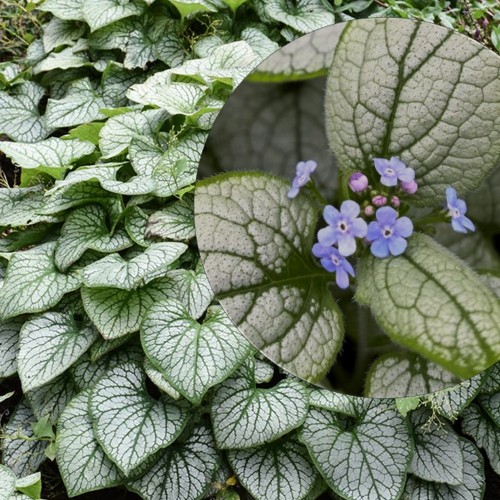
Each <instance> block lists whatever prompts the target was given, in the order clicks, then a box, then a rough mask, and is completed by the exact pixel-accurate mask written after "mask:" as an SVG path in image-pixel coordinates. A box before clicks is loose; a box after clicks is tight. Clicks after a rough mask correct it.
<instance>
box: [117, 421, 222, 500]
mask: <svg viewBox="0 0 500 500" xmlns="http://www.w3.org/2000/svg"><path fill="white" fill-rule="evenodd" d="M218 465H219V456H218V454H217V450H216V448H215V443H214V439H213V437H212V434H211V432H210V429H208V428H207V427H205V426H198V427H195V428H194V429H193V431H192V432H191V435H190V436H189V437H188V438H187V439H186V440H182V441H181V440H179V441H177V442H176V443H174V444H173V445H171V446H169V447H168V448H167V449H166V450H165V451H164V452H163V454H162V455H161V456H160V457H159V458H158V460H157V461H156V463H155V464H154V465H153V466H152V467H151V468H150V469H149V470H148V471H147V472H146V474H144V476H142V477H141V478H140V479H137V480H135V481H132V482H130V483H128V485H127V487H128V488H129V489H131V490H132V491H135V492H136V493H138V494H139V495H141V497H142V498H144V499H145V500H157V499H159V498H172V499H173V498H175V499H176V500H199V499H201V498H204V495H205V492H206V491H207V490H208V489H209V487H210V482H211V480H212V477H213V476H214V474H215V471H216V469H217V467H218Z"/></svg>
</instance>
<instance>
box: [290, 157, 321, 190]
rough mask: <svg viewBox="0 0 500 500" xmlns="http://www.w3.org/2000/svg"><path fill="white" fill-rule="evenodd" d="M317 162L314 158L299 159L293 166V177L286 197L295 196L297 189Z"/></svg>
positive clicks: (304, 181) (307, 179)
mask: <svg viewBox="0 0 500 500" xmlns="http://www.w3.org/2000/svg"><path fill="white" fill-rule="evenodd" d="M317 166H318V164H317V163H316V162H315V161H314V160H308V161H299V163H297V166H296V167H295V172H296V174H295V178H294V179H293V181H292V187H291V188H290V190H289V191H288V194H287V196H288V198H295V197H296V196H297V195H298V194H299V190H300V188H301V187H302V186H305V185H306V184H307V183H308V182H309V179H310V178H311V174H312V173H313V172H314V171H315V170H316V167H317Z"/></svg>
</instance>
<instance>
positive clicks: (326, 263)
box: [321, 259, 337, 273]
mask: <svg viewBox="0 0 500 500" xmlns="http://www.w3.org/2000/svg"><path fill="white" fill-rule="evenodd" d="M321 265H322V266H323V268H324V269H326V270H327V271H328V272H329V273H334V272H336V271H337V267H336V266H335V264H334V263H333V262H332V259H321Z"/></svg>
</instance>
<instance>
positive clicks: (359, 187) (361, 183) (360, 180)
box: [349, 172, 368, 193]
mask: <svg viewBox="0 0 500 500" xmlns="http://www.w3.org/2000/svg"><path fill="white" fill-rule="evenodd" d="M349 187H350V188H351V191H353V192H354V193H361V192H362V191H364V190H365V189H366V188H367V187H368V177H366V175H365V174H362V173H361V172H354V174H352V175H351V177H349Z"/></svg>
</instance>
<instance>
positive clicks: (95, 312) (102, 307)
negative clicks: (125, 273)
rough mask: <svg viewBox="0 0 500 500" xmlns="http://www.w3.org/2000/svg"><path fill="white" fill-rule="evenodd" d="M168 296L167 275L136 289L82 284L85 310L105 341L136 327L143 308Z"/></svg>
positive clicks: (137, 328) (170, 291)
mask: <svg viewBox="0 0 500 500" xmlns="http://www.w3.org/2000/svg"><path fill="white" fill-rule="evenodd" d="M171 296H172V287H171V286H170V282H169V280H168V278H159V279H157V280H154V281H152V282H151V283H148V284H147V285H145V286H143V287H142V288H139V289H137V290H120V289H119V288H86V287H82V301H83V305H84V307H85V311H86V313H87V314H88V315H89V317H90V319H91V320H92V322H93V323H94V325H95V326H96V327H97V329H98V330H99V332H100V333H101V335H102V336H103V337H104V338H105V339H107V340H112V339H116V338H118V337H122V336H124V335H127V334H128V333H132V332H136V331H137V330H139V327H140V325H141V322H142V320H143V319H144V315H145V314H146V311H147V310H148V309H149V308H150V307H151V306H152V305H153V304H154V303H155V302H158V301H161V300H164V299H167V298H170V297H171Z"/></svg>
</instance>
